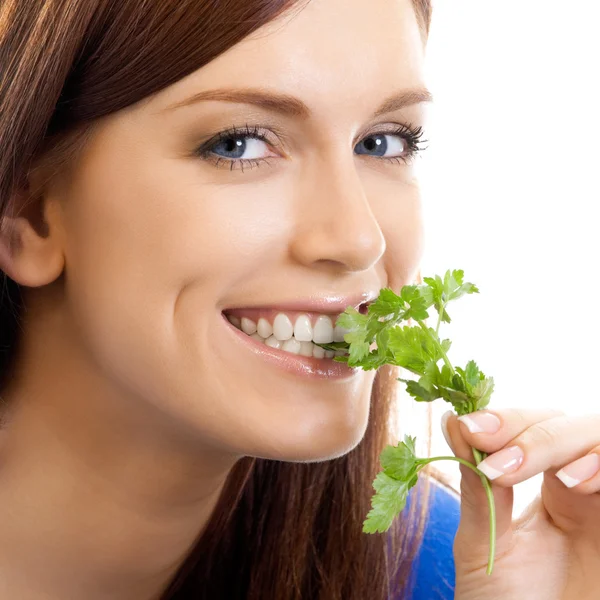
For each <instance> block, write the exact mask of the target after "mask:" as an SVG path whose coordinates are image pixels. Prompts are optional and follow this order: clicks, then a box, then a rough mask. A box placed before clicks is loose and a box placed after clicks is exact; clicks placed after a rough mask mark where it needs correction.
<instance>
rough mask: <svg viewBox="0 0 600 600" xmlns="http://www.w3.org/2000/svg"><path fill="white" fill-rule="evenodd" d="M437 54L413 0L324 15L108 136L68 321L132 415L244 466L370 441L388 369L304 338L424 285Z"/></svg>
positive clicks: (329, 3) (231, 55)
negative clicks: (430, 112)
mask: <svg viewBox="0 0 600 600" xmlns="http://www.w3.org/2000/svg"><path fill="white" fill-rule="evenodd" d="M422 44H423V41H422V37H421V33H420V31H419V27H418V24H417V20H416V16H415V14H414V12H413V8H412V5H411V2H410V0H393V1H390V0H370V1H369V2H365V1H364V0H313V1H312V2H310V3H308V5H307V6H306V8H304V9H303V10H301V11H298V12H294V13H293V14H292V13H290V15H288V16H284V17H283V18H281V19H280V20H278V21H276V22H273V23H270V24H269V25H267V26H266V27H263V28H262V29H261V30H259V31H258V32H256V33H255V34H253V35H252V36H251V37H250V38H247V39H246V40H244V41H243V42H241V43H239V44H238V45H236V46H235V47H233V48H232V49H230V50H229V51H228V52H226V53H225V54H223V55H222V56H220V57H219V58H217V59H216V60H214V61H213V62H212V63H210V64H209V65H207V66H206V67H204V68H202V69H200V70H198V71H196V72H195V73H193V74H191V75H190V76H188V77H186V78H185V79H183V80H181V81H179V82H177V83H176V84H174V85H172V86H171V87H169V88H167V89H165V90H163V91H162V92H161V93H159V94H157V95H155V96H153V97H151V98H148V99H147V100H145V101H143V102H141V103H139V104H138V105H135V106H133V107H130V108H129V109H127V110H124V111H121V112H119V113H116V114H114V115H111V116H109V117H108V118H105V119H104V120H103V121H102V122H100V123H99V127H98V129H97V131H96V133H95V134H94V137H93V138H92V140H91V141H90V143H89V145H88V146H87V149H86V150H85V152H84V153H83V154H82V155H81V157H80V160H79V162H78V164H77V165H76V166H75V168H74V170H73V172H72V173H71V174H70V177H69V179H68V182H67V183H66V184H65V188H64V190H63V193H62V194H61V195H60V197H59V199H58V205H59V206H60V211H59V214H60V219H61V225H60V227H61V231H62V232H63V234H64V240H65V242H64V256H65V263H66V275H67V277H66V302H65V310H67V311H68V315H69V318H70V319H71V321H72V323H73V324H74V326H75V327H76V330H77V331H78V332H79V343H81V344H82V345H83V348H82V350H83V352H82V355H84V356H87V357H89V360H90V361H91V362H92V364H93V365H94V366H95V368H96V369H97V370H98V371H99V372H101V373H102V376H103V377H104V378H105V380H107V383H110V388H111V389H115V387H116V389H117V390H119V392H120V393H121V394H122V395H123V398H127V399H128V400H133V401H134V404H133V407H134V408H133V410H148V409H150V408H151V409H152V410H156V409H158V410H159V412H160V414H162V415H163V417H164V419H165V422H168V423H170V424H172V425H173V424H174V425H176V427H177V428H179V429H181V431H185V432H186V434H190V433H192V434H193V436H196V437H197V439H198V441H202V442H206V443H209V444H211V446H213V447H216V448H218V449H222V450H224V451H227V452H232V453H235V454H244V455H254V456H260V457H267V458H276V459H282V460H292V461H300V460H302V461H304V460H320V459H326V458H331V457H334V456H338V455H341V454H343V453H345V452H347V451H349V450H350V449H352V448H353V447H354V446H355V445H356V444H357V443H358V442H359V441H360V439H361V438H362V436H363V434H364V431H365V428H366V425H367V419H368V413H369V400H370V395H371V388H372V384H373V379H374V372H372V371H371V372H366V373H365V372H362V371H360V370H357V371H351V370H349V369H348V368H347V367H345V368H343V367H342V366H341V365H340V364H339V363H336V362H334V361H333V360H331V359H330V358H326V357H325V358H324V357H322V355H323V353H322V352H321V353H320V354H319V352H320V349H317V348H316V347H315V346H314V344H313V343H312V342H311V341H310V340H311V339H315V338H316V339H317V341H326V340H327V339H329V340H330V339H331V337H328V336H331V335H332V328H333V326H334V325H335V319H336V316H337V315H339V314H340V313H341V312H343V310H344V308H345V307H346V306H348V305H354V306H356V307H358V306H359V305H360V304H361V303H364V302H366V301H368V300H370V299H373V298H374V297H375V296H376V295H377V293H378V291H379V289H380V288H382V287H384V286H390V287H392V288H394V289H396V290H397V289H398V288H400V287H401V286H402V285H404V284H405V283H408V282H411V281H412V280H413V278H414V276H415V273H416V270H417V268H418V262H419V258H420V254H421V222H420V210H419V195H418V189H417V184H416V182H415V179H414V174H413V168H412V167H411V162H412V156H411V154H412V152H413V150H414V148H415V146H418V134H419V132H418V128H419V126H420V125H421V124H422V121H423V111H424V105H423V103H422V102H423V101H424V100H425V99H426V93H425V91H424V87H423V81H422V59H423V46H422ZM194 97H196V101H193V102H192V100H193V99H194ZM184 103H185V104H184ZM176 105H180V106H176ZM227 316H229V318H230V319H231V321H232V322H233V323H232V322H230V321H229V320H228V319H227V318H226V317H227ZM236 325H237V327H236ZM239 326H243V328H244V329H245V331H246V333H245V332H243V331H241V330H240V329H239V328H238V327H239ZM257 327H258V333H260V334H261V335H262V338H264V337H265V336H266V337H267V338H268V345H267V344H266V343H265V342H264V341H263V340H262V338H261V339H259V338H258V337H257V336H256V335H254V336H252V337H251V336H250V335H248V333H253V332H254V331H255V330H256V328H257ZM273 328H274V330H275V331H274V332H273ZM292 330H293V331H294V337H293V338H292V339H288V338H289V337H290V336H291V335H292ZM296 336H297V337H298V338H299V340H298V341H296V340H295V337H296ZM298 352H300V354H298ZM305 354H306V356H305ZM308 354H312V355H313V356H311V357H310V358H309V357H308ZM108 387H109V386H108V385H107V389H108Z"/></svg>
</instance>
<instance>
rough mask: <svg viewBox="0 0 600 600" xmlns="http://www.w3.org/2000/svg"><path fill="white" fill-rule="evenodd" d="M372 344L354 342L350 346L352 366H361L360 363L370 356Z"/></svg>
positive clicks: (350, 362) (350, 363)
mask: <svg viewBox="0 0 600 600" xmlns="http://www.w3.org/2000/svg"><path fill="white" fill-rule="evenodd" d="M369 347H370V344H369V343H368V342H353V343H351V344H350V358H349V359H348V364H349V365H350V366H356V367H357V366H360V365H359V363H360V362H361V361H362V360H364V359H365V358H366V357H367V356H368V355H369Z"/></svg>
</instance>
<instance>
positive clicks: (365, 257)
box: [291, 156, 386, 271]
mask: <svg viewBox="0 0 600 600" xmlns="http://www.w3.org/2000/svg"><path fill="white" fill-rule="evenodd" d="M352 158H353V157H352V156H351V157H350V160H343V161H342V160H338V161H337V162H336V163H334V164H333V166H332V162H333V161H320V164H319V165H312V168H309V167H307V168H306V169H304V172H303V173H302V175H301V181H300V182H299V185H298V186H297V187H296V190H297V197H296V201H297V205H296V206H297V213H296V214H297V223H298V225H297V227H296V229H295V234H294V236H293V240H292V243H291V252H292V255H293V257H294V258H295V260H297V261H298V262H301V263H303V264H305V265H308V266H314V265H316V264H321V265H330V266H334V267H335V268H337V269H338V270H341V271H366V270H367V269H369V268H371V267H372V266H373V265H375V264H376V263H377V262H378V261H379V259H380V258H381V257H382V256H383V254H384V252H385V249H386V242H385V237H384V235H383V232H382V229H381V227H380V225H379V223H378V221H377V219H376V218H375V215H374V214H373V211H372V209H371V206H370V204H369V199H368V196H367V193H366V191H365V187H364V184H363V182H362V181H361V179H360V177H359V174H358V172H357V169H356V166H355V164H354V161H353V160H352Z"/></svg>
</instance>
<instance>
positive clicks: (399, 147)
mask: <svg viewBox="0 0 600 600" xmlns="http://www.w3.org/2000/svg"><path fill="white" fill-rule="evenodd" d="M354 150H355V152H356V154H367V155H370V156H381V157H384V158H402V156H403V155H405V154H406V153H407V152H410V148H409V143H408V142H407V140H406V139H405V138H404V137H402V136H400V135H397V134H387V133H379V134H375V135H371V136H369V137H367V138H365V139H364V140H362V141H361V142H359V143H358V144H357V145H356V147H355V149H354Z"/></svg>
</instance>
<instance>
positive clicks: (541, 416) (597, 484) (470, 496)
mask: <svg viewBox="0 0 600 600" xmlns="http://www.w3.org/2000/svg"><path fill="white" fill-rule="evenodd" d="M479 412H482V413H486V412H492V413H494V414H495V415H496V416H497V417H498V418H499V419H500V424H501V425H500V429H499V430H498V431H497V432H496V433H485V432H480V433H470V432H469V430H468V429H467V427H466V426H465V424H464V423H462V422H459V421H458V420H457V418H456V416H451V417H450V419H449V420H448V423H447V428H448V441H449V443H450V446H451V448H452V450H453V451H454V454H455V455H456V456H459V457H460V458H464V459H466V460H469V459H470V460H471V462H473V460H472V454H471V450H470V448H471V447H476V448H478V449H480V450H482V451H484V452H487V453H488V454H489V455H490V456H489V457H488V458H491V456H492V455H493V454H495V453H497V452H500V451H501V450H502V449H504V448H507V447H510V446H517V447H519V448H521V450H522V451H523V456H524V458H523V462H522V463H521V464H520V465H515V466H516V469H513V470H512V471H510V472H507V473H505V474H503V475H500V476H499V477H497V478H496V479H494V480H493V483H492V489H493V491H494V498H495V505H496V523H497V529H496V535H497V540H496V561H495V563H494V570H493V573H492V575H490V576H488V575H486V565H487V556H488V543H489V542H488V536H487V531H488V509H487V502H486V499H485V494H484V491H483V486H482V485H481V481H480V479H479V477H478V475H477V474H476V473H473V472H472V471H471V470H470V469H469V468H468V467H465V466H462V465H461V467H460V469H461V472H462V479H461V518H460V526H459V529H458V532H457V535H456V538H455V540H454V556H455V564H456V596H455V597H456V598H457V599H458V600H480V599H482V598H485V599H488V598H489V599H492V598H493V599H494V600H510V599H514V598H519V599H522V600H595V599H597V598H598V589H599V588H600V541H599V540H600V519H598V515H599V514H600V493H599V492H600V473H596V474H595V475H594V474H592V473H588V474H587V476H586V477H585V478H583V479H582V480H581V483H579V484H577V485H575V486H574V487H571V488H568V487H566V486H565V485H564V484H563V483H562V481H561V480H560V479H559V478H558V477H557V476H556V474H557V472H559V471H560V470H562V469H563V468H565V469H568V468H569V465H570V464H571V463H573V462H575V461H578V460H580V459H582V458H584V457H586V456H587V455H588V454H590V455H591V454H600V415H599V414H589V415H584V416H570V415H566V414H565V413H564V412H561V411H556V410H547V409H544V410H531V409H516V408H513V409H505V410H500V411H479ZM473 414H475V413H473ZM585 460H588V459H585ZM539 473H543V480H542V487H541V491H540V495H539V496H538V497H537V498H536V499H535V500H534V501H533V502H532V503H531V505H530V506H529V507H527V508H526V510H525V511H524V512H523V514H522V515H521V516H520V517H519V518H518V519H516V520H514V521H513V520H512V509H513V486H514V485H516V484H518V483H519V482H521V481H525V480H526V479H529V478H530V477H533V476H535V475H537V474H539ZM578 479H579V477H578Z"/></svg>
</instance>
